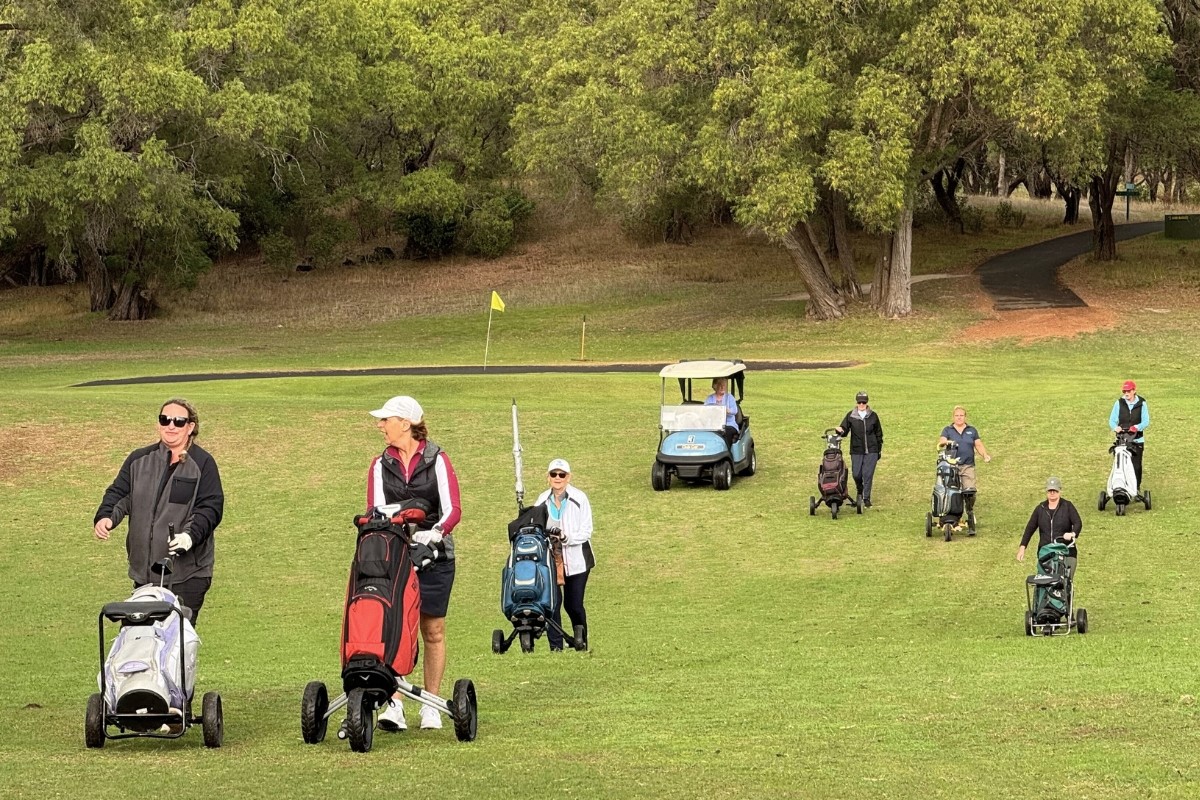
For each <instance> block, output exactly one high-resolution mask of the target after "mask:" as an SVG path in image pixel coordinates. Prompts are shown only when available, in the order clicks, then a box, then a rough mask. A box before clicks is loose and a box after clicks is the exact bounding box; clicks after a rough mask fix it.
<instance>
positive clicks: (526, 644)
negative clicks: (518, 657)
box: [518, 631, 533, 653]
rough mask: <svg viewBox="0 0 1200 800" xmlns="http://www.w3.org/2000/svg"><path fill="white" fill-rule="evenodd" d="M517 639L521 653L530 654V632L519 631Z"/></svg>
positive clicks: (531, 635) (531, 649)
mask: <svg viewBox="0 0 1200 800" xmlns="http://www.w3.org/2000/svg"><path fill="white" fill-rule="evenodd" d="M518 637H519V638H520V639H521V652H522V653H532V652H533V633H532V632H531V631H521V632H520V633H519V634H518Z"/></svg>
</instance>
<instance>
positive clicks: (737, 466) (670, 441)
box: [650, 361, 758, 492]
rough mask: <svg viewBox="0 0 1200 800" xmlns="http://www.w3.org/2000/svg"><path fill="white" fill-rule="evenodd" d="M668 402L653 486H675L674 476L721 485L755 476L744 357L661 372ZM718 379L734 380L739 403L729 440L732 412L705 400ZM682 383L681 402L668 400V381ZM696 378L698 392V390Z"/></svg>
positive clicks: (672, 367) (731, 386) (662, 415)
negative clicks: (745, 400)
mask: <svg viewBox="0 0 1200 800" xmlns="http://www.w3.org/2000/svg"><path fill="white" fill-rule="evenodd" d="M658 374H659V377H661V378H662V400H661V408H660V410H659V422H658V427H659V436H658V456H657V457H656V458H655V459H654V467H653V468H652V469H651V470H650V485H651V486H653V487H654V490H655V491H657V492H665V491H667V490H668V489H670V488H671V479H672V477H673V476H674V477H678V478H680V479H682V480H685V481H688V482H689V483H700V482H701V481H712V485H713V487H714V488H716V489H720V490H725V489H728V488H729V487H730V486H732V485H733V475H734V473H737V474H739V475H753V474H754V471H755V469H757V466H758V465H757V461H756V457H755V455H754V437H753V436H752V435H751V434H750V418H749V417H747V416H745V415H743V414H742V398H743V396H744V394H743V393H744V387H745V380H746V365H745V364H743V363H742V362H741V361H680V362H679V363H678V364H668V365H667V366H665V367H663V368H662V371H660V372H659V373H658ZM716 378H725V379H727V380H728V392H729V393H730V395H732V396H733V398H734V400H735V401H736V402H737V413H736V415H735V419H736V421H737V435H736V437H732V438H733V441H732V443H730V442H729V441H727V438H726V437H727V435H728V434H727V433H726V431H725V418H726V410H725V408H724V407H723V406H717V405H711V406H706V405H705V404H704V399H705V398H706V397H707V396H708V394H709V392H710V391H711V384H712V381H713V380H714V379H716ZM669 379H675V380H677V381H678V382H679V395H680V400H679V402H677V403H675V404H671V405H668V403H667V381H668V380H669ZM693 382H696V383H695V392H696V393H695V394H693Z"/></svg>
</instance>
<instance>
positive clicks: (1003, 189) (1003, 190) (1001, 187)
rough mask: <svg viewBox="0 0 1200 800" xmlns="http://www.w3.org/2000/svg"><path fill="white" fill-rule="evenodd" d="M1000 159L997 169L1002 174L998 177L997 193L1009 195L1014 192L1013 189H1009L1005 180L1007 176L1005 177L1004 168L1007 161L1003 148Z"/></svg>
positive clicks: (1004, 195)
mask: <svg viewBox="0 0 1200 800" xmlns="http://www.w3.org/2000/svg"><path fill="white" fill-rule="evenodd" d="M999 161H1000V163H999V166H998V167H997V169H999V171H1000V176H999V177H998V178H996V194H998V195H1000V196H1001V197H1008V196H1009V195H1010V194H1011V193H1012V189H1009V188H1008V184H1007V183H1006V182H1005V181H1006V178H1005V177H1004V168H1005V166H1006V162H1005V160H1004V151H1003V150H1001V151H1000V159H999Z"/></svg>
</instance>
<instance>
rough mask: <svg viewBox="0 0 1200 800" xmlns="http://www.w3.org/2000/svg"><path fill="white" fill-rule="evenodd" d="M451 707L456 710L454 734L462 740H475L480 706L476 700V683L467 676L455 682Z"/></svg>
mask: <svg viewBox="0 0 1200 800" xmlns="http://www.w3.org/2000/svg"><path fill="white" fill-rule="evenodd" d="M450 707H451V708H452V709H453V711H454V735H455V736H457V737H458V740H459V741H460V742H473V741H475V734H476V733H477V731H478V728H479V706H478V704H477V703H476V701H475V684H473V683H471V681H470V680H469V679H467V678H459V679H458V680H457V681H455V682H454V694H452V695H450Z"/></svg>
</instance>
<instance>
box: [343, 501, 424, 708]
mask: <svg viewBox="0 0 1200 800" xmlns="http://www.w3.org/2000/svg"><path fill="white" fill-rule="evenodd" d="M427 510H428V505H427V504H426V503H425V502H424V501H423V500H409V501H406V502H405V503H404V504H402V505H401V506H400V507H399V510H398V511H396V512H395V513H390V511H391V509H384V508H382V507H380V508H376V509H373V510H372V511H371V512H370V513H369V514H366V515H363V516H359V517H356V518H355V520H354V524H355V527H357V528H358V541H357V543H356V545H355V548H354V560H353V561H352V562H351V563H350V581H349V585H348V586H347V588H346V614H345V618H344V621H343V623H342V683H343V685H344V686H345V690H346V691H347V692H349V691H351V690H352V689H354V688H358V687H363V688H370V689H376V690H378V691H380V692H386V695H385V696H390V695H391V693H392V691H393V690H394V688H395V685H396V678H397V677H402V676H404V675H407V674H408V673H410V672H412V669H413V667H414V666H416V663H417V648H418V644H417V642H418V639H417V635H418V631H419V627H420V621H421V592H420V588H419V587H418V585H417V573H416V570H415V569H414V568H413V562H412V556H411V554H410V552H409V546H410V540H409V536H410V533H409V531H410V526H411V525H412V524H419V523H421V522H423V521H424V519H425V513H426V511H427Z"/></svg>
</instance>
